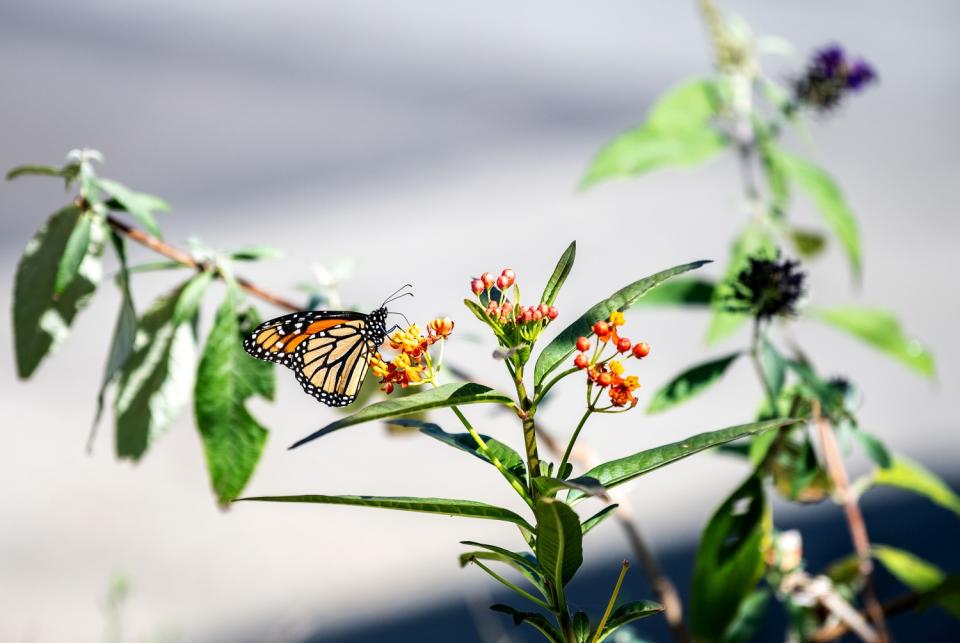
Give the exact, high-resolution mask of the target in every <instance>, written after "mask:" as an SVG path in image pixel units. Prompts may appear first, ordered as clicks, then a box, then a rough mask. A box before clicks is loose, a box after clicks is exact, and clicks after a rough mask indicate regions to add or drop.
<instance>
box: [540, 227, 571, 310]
mask: <svg viewBox="0 0 960 643" xmlns="http://www.w3.org/2000/svg"><path fill="white" fill-rule="evenodd" d="M576 257H577V242H576V241H571V242H570V245H569V246H567V249H566V250H564V251H563V254H562V255H561V256H560V260H559V261H558V262H557V266H556V268H554V269H553V274H551V275H550V279H548V280H547V285H546V287H545V288H544V289H543V295H542V296H541V297H540V301H541V302H542V303H544V304H547V305H548V306H549V305H551V304H552V303H553V302H554V301H555V300H556V298H557V295H558V294H559V293H560V289H561V288H562V287H563V282H565V281H566V280H567V275H569V274H570V270H572V269H573V261H574V259H576Z"/></svg>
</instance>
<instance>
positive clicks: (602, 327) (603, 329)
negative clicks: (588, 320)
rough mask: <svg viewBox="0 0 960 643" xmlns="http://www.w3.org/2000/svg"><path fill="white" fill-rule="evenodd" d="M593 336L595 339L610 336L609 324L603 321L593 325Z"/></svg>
mask: <svg viewBox="0 0 960 643" xmlns="http://www.w3.org/2000/svg"><path fill="white" fill-rule="evenodd" d="M593 334H594V335H596V336H597V337H600V336H602V335H609V334H610V324H608V323H607V322H605V321H602V320H601V321H598V322H597V323H596V324H594V325H593Z"/></svg>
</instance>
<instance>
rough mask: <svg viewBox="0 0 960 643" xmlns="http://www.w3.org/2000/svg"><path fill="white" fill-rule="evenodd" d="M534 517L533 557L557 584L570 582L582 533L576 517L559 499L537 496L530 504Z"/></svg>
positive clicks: (580, 549)
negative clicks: (534, 553) (532, 506)
mask: <svg viewBox="0 0 960 643" xmlns="http://www.w3.org/2000/svg"><path fill="white" fill-rule="evenodd" d="M533 511H534V514H535V515H536V517H537V547H536V549H537V560H539V561H540V567H542V568H543V570H544V571H545V572H546V573H547V576H548V577H549V578H550V579H551V580H552V581H553V583H554V584H555V585H556V586H557V587H563V586H565V585H566V584H567V583H569V582H570V579H571V578H573V575H574V574H576V573H577V570H578V569H579V568H580V565H581V564H582V563H583V535H582V531H581V528H580V519H579V518H577V514H576V512H574V511H573V509H571V508H570V507H568V506H567V505H566V504H564V503H563V502H560V501H559V500H555V499H553V498H540V499H538V500H537V505H536V507H534V510H533Z"/></svg>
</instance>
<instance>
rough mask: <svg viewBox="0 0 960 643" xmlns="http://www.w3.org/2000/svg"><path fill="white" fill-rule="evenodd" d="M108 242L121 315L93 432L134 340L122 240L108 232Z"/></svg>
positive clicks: (134, 324)
mask: <svg viewBox="0 0 960 643" xmlns="http://www.w3.org/2000/svg"><path fill="white" fill-rule="evenodd" d="M110 240H111V241H112V242H113V247H114V249H115V250H116V251H117V259H118V260H119V262H120V272H119V274H118V275H117V282H118V284H117V285H118V286H119V287H120V312H119V313H118V314H117V323H116V325H115V326H114V328H113V339H112V340H111V341H110V354H109V356H108V357H107V364H106V366H105V367H104V369H103V380H102V381H101V383H100V392H99V393H98V394H97V412H96V414H95V415H94V418H93V427H94V429H95V428H96V426H97V425H98V424H99V423H100V417H101V415H102V414H103V404H104V400H105V397H106V393H107V387H108V386H109V385H110V384H111V383H112V382H113V380H114V378H116V376H117V374H118V373H119V372H120V369H121V368H122V367H123V365H124V364H126V363H127V360H128V359H129V358H130V356H131V355H132V354H133V344H134V340H135V339H136V337H137V312H136V310H135V309H134V307H133V296H132V295H131V294H130V273H129V271H128V270H127V252H126V247H125V246H124V240H123V237H121V236H120V235H118V234H117V233H115V232H112V231H111V233H110ZM91 437H92V436H91ZM91 446H92V443H91Z"/></svg>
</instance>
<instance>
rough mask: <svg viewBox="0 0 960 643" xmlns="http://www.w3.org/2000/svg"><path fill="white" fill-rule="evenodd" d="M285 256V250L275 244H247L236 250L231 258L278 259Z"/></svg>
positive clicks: (242, 259) (247, 259)
mask: <svg viewBox="0 0 960 643" xmlns="http://www.w3.org/2000/svg"><path fill="white" fill-rule="evenodd" d="M282 256H283V251H282V250H280V249H278V248H274V247H273V246H262V245H261V246H247V247H245V248H240V249H239V250H234V251H233V252H231V253H230V258H231V259H233V260H234V261H260V260H262V259H277V258H279V257H282Z"/></svg>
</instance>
